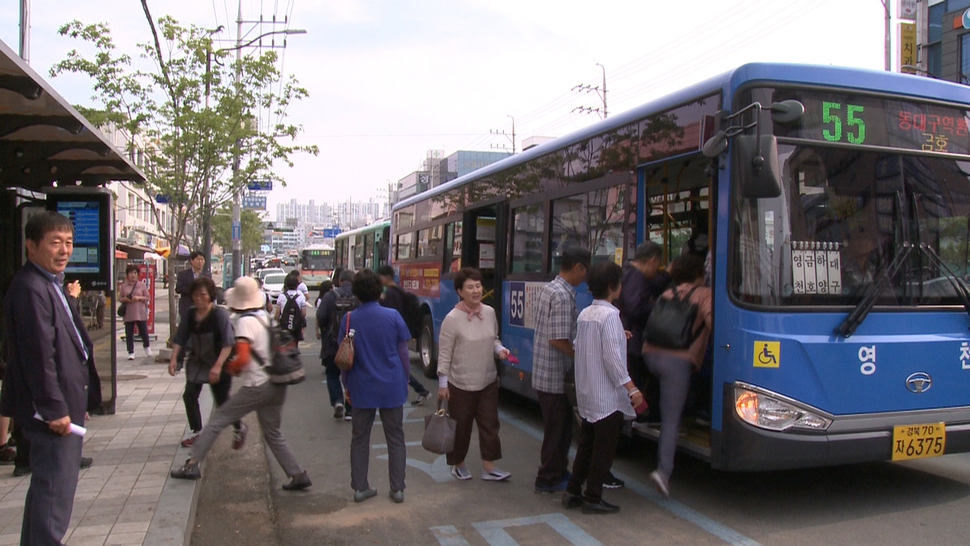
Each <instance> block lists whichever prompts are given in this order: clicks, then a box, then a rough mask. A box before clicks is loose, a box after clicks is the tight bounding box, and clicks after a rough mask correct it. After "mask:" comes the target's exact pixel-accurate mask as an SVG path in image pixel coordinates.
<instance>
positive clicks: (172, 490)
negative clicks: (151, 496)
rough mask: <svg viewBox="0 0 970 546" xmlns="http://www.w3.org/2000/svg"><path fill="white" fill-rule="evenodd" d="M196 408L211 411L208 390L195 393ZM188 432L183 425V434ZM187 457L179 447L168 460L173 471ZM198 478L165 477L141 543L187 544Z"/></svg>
mask: <svg viewBox="0 0 970 546" xmlns="http://www.w3.org/2000/svg"><path fill="white" fill-rule="evenodd" d="M199 407H200V409H201V410H202V415H211V414H212V408H213V404H212V394H211V393H210V392H209V389H203V390H202V394H201V395H200V396H199ZM190 432H191V430H189V426H188V425H187V424H186V425H185V434H183V436H185V437H187V436H188V434H189V433H190ZM187 457H188V451H187V450H186V451H182V448H181V447H180V448H179V450H178V452H176V454H175V457H174V458H173V459H172V467H171V469H170V470H175V469H176V468H179V467H181V466H182V463H183V462H185V459H186V458H187ZM200 486H201V480H192V481H189V480H177V479H175V478H172V477H171V476H169V477H166V478H165V485H164V486H163V487H162V494H161V495H160V496H159V498H158V505H157V506H156V508H155V515H154V516H153V517H152V522H151V524H149V526H148V532H147V533H146V535H145V541H144V544H151V545H152V546H155V545H160V546H161V545H172V546H184V545H188V544H191V542H192V531H193V529H194V528H195V509H196V506H197V505H198V503H199V489H200Z"/></svg>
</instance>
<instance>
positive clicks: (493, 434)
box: [447, 381, 502, 466]
mask: <svg viewBox="0 0 970 546" xmlns="http://www.w3.org/2000/svg"><path fill="white" fill-rule="evenodd" d="M448 394H449V396H450V397H451V398H450V400H449V401H448V413H449V414H450V415H451V418H452V419H454V420H455V421H457V425H456V426H455V447H454V449H452V450H451V453H449V454H448V456H447V461H448V465H449V466H454V465H457V464H461V463H463V462H465V457H466V456H467V455H468V445H469V443H471V439H472V422H473V421H474V422H475V423H478V447H479V450H480V451H481V452H482V460H483V461H497V460H499V459H501V458H502V442H501V441H500V440H499V438H498V429H499V421H498V381H495V382H494V383H492V384H491V385H489V386H487V387H485V388H484V389H482V390H480V391H466V390H462V389H459V388H458V387H456V386H454V385H452V384H451V383H448Z"/></svg>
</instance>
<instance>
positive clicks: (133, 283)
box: [118, 264, 152, 360]
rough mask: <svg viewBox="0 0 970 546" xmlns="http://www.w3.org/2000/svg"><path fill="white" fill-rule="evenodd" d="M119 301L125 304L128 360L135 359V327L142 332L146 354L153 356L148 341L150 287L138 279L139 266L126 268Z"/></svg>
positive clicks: (130, 265)
mask: <svg viewBox="0 0 970 546" xmlns="http://www.w3.org/2000/svg"><path fill="white" fill-rule="evenodd" d="M118 294H120V296H119V297H118V301H119V302H121V303H123V304H125V317H124V321H125V344H126V345H127V346H128V360H134V359H135V328H138V332H139V333H140V334H141V344H142V347H143V348H144V350H145V356H147V357H151V356H152V349H151V346H150V344H149V342H148V287H147V286H145V283H143V282H142V281H140V280H138V266H137V265H134V264H129V265H128V267H126V268H125V282H123V283H121V284H120V285H119V286H118Z"/></svg>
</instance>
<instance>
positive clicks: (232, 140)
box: [51, 0, 318, 332]
mask: <svg viewBox="0 0 970 546" xmlns="http://www.w3.org/2000/svg"><path fill="white" fill-rule="evenodd" d="M142 3H143V6H144V8H145V14H146V18H147V19H148V23H149V27H150V29H151V32H152V40H151V42H150V43H141V44H139V45H138V51H139V52H140V53H139V56H140V58H142V59H144V60H145V61H147V62H143V63H142V64H147V65H154V69H153V70H147V69H142V68H136V67H135V66H134V63H133V60H132V58H131V56H130V55H128V54H126V53H124V52H121V51H119V50H118V48H117V47H116V45H115V44H114V41H113V40H112V38H111V31H110V28H109V26H108V24H107V23H95V24H84V23H81V22H80V21H76V20H75V21H71V22H69V23H67V24H65V25H63V26H62V27H61V28H60V30H59V33H60V34H61V35H63V36H68V37H70V38H73V39H75V40H79V41H81V42H83V43H84V44H86V47H87V48H88V49H91V48H93V53H90V54H89V55H87V56H86V55H85V54H82V53H81V52H79V51H78V50H77V49H74V50H71V51H70V52H69V53H68V54H67V56H66V57H65V58H64V59H63V60H61V61H60V62H58V63H56V64H55V65H54V66H53V67H52V68H51V76H52V77H56V76H58V75H60V74H64V73H77V74H85V75H87V76H89V77H90V78H91V80H92V82H93V92H94V94H93V96H92V97H91V101H92V103H93V105H92V106H83V105H82V106H78V107H77V108H78V111H79V112H81V114H82V115H84V116H85V117H87V118H88V119H89V120H91V122H92V123H94V124H95V125H97V126H99V127H102V128H111V129H114V130H117V131H119V132H121V134H122V135H123V136H124V137H125V140H126V141H127V147H128V152H129V153H130V154H132V155H134V153H135V150H136V149H137V150H138V151H139V152H140V153H141V155H142V157H144V159H145V161H144V164H143V165H142V169H143V170H144V172H145V174H146V176H147V180H146V183H145V189H146V191H147V193H148V194H149V195H150V196H152V198H153V201H152V207H153V209H154V212H155V217H156V218H158V217H159V216H158V210H157V205H156V204H155V199H157V198H158V197H164V198H165V199H164V200H165V201H167V203H168V207H169V209H170V212H171V224H170V225H160V226H159V227H160V229H161V231H162V233H163V235H164V236H165V238H166V239H168V241H169V244H170V245H171V247H172V248H177V246H178V245H179V244H180V243H183V242H184V241H186V234H187V226H188V225H189V224H190V222H191V221H192V220H197V219H199V218H200V217H203V216H206V215H211V213H212V211H213V210H215V209H217V208H218V207H219V206H221V205H222V204H223V203H225V202H227V201H228V200H229V199H230V198H231V197H232V195H233V193H234V192H235V191H237V190H238V189H241V188H244V187H245V186H246V184H247V183H248V182H249V181H251V180H255V179H260V180H274V181H277V182H278V183H280V184H282V185H285V181H284V180H283V179H282V177H280V176H279V175H278V174H277V173H276V172H275V171H274V165H281V164H285V165H288V166H292V164H293V163H292V159H291V157H292V156H293V155H294V154H297V153H312V154H316V153H318V150H317V148H316V146H301V145H297V144H295V143H293V139H294V138H295V137H296V136H297V135H298V133H299V132H300V127H299V126H297V125H293V124H289V123H287V121H286V119H287V115H286V109H287V107H288V106H289V105H290V104H291V103H292V102H293V101H296V100H301V99H303V98H306V97H307V91H306V89H304V88H302V87H300V86H299V85H298V82H297V81H296V79H295V78H294V77H293V76H292V75H290V76H286V77H284V76H283V75H282V74H281V73H280V71H279V70H278V69H277V63H276V61H277V55H276V52H275V51H272V50H269V51H266V52H264V53H262V54H260V55H245V54H240V55H236V51H233V50H232V49H231V48H230V49H216V48H215V47H214V46H213V41H212V37H211V34H210V33H209V32H208V31H206V30H205V29H202V28H199V27H196V26H188V27H186V26H182V25H180V24H179V23H178V21H176V20H175V19H173V18H172V17H169V16H163V17H161V18H160V19H159V20H158V26H157V28H156V25H155V22H154V21H153V20H152V18H151V15H150V13H149V12H148V6H147V2H146V0H143V2H142ZM240 53H245V52H240ZM260 112H268V113H269V117H270V118H272V119H274V120H276V121H274V122H273V123H271V124H266V125H268V126H260V124H259V123H258V119H260V118H261V116H259V113H260ZM234 161H238V171H237V172H235V173H234V172H233V171H234V169H233V163H234ZM175 255H176V253H174V252H173V253H172V257H171V258H170V259H171V260H174V258H175ZM171 265H173V264H172V263H170V267H171ZM170 270H171V269H170ZM169 302H170V306H173V307H170V308H174V292H170V295H169ZM171 317H172V318H171V321H172V326H173V328H172V331H173V332H174V331H175V323H174V320H175V313H171Z"/></svg>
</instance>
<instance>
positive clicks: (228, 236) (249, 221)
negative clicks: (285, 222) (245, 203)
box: [212, 207, 263, 256]
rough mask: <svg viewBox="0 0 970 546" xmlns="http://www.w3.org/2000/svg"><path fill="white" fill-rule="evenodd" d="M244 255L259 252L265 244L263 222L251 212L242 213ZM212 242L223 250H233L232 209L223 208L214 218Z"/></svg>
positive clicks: (240, 221)
mask: <svg viewBox="0 0 970 546" xmlns="http://www.w3.org/2000/svg"><path fill="white" fill-rule="evenodd" d="M239 223H240V225H241V228H242V255H243V256H248V255H250V254H253V253H255V252H259V247H260V245H262V244H263V220H262V219H261V218H260V217H259V215H258V214H256V213H255V212H253V211H251V210H244V211H241V214H240V215H239ZM212 242H214V243H216V244H217V245H219V246H221V247H222V248H223V249H229V248H232V209H231V208H230V207H223V208H221V209H219V210H218V211H217V212H216V213H215V215H213V216H212Z"/></svg>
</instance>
